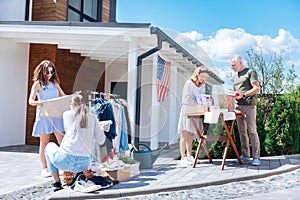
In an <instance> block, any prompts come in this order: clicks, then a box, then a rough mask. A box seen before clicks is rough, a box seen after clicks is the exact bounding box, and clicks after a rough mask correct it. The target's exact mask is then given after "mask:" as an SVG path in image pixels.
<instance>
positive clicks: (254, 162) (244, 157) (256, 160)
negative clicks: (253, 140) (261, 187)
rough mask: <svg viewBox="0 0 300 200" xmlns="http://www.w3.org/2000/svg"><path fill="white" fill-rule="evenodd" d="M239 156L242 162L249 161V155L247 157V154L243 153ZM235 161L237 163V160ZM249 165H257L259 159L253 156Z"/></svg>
mask: <svg viewBox="0 0 300 200" xmlns="http://www.w3.org/2000/svg"><path fill="white" fill-rule="evenodd" d="M240 158H241V160H242V161H243V162H249V161H250V157H248V156H243V155H241V156H240ZM235 162H237V163H238V162H239V160H238V159H236V160H235ZM251 165H252V166H259V165H260V159H259V158H253V161H252V163H251Z"/></svg>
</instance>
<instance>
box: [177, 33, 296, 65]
mask: <svg viewBox="0 0 300 200" xmlns="http://www.w3.org/2000/svg"><path fill="white" fill-rule="evenodd" d="M176 41H177V42H178V43H180V44H183V45H184V46H185V47H186V46H188V48H189V49H190V50H193V51H195V50H199V49H200V48H202V49H203V50H204V51H205V52H206V53H207V55H208V56H209V57H210V58H211V59H212V60H213V61H214V62H226V61H227V62H228V61H229V59H230V57H231V56H232V55H234V54H240V55H242V56H245V55H246V51H248V50H249V49H250V48H253V49H254V50H257V49H259V48H261V49H262V51H263V53H265V52H276V53H283V54H289V53H292V52H295V51H300V43H299V40H298V39H296V38H294V37H293V35H292V34H291V33H290V32H289V31H286V30H284V29H280V30H279V31H278V35H277V36H276V37H274V38H272V37H270V36H268V35H251V34H250V33H247V32H246V31H245V30H244V29H242V28H237V29H220V30H218V31H217V32H216V34H215V35H210V36H208V37H207V38H206V37H204V36H203V35H202V34H201V33H198V32H196V31H191V32H188V33H182V34H178V35H177V37H176ZM192 53H196V54H197V52H192Z"/></svg>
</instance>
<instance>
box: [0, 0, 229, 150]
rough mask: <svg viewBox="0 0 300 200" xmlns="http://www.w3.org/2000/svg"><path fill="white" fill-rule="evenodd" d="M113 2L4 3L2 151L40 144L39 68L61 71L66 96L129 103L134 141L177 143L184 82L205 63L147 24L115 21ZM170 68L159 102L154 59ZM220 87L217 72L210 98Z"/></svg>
mask: <svg viewBox="0 0 300 200" xmlns="http://www.w3.org/2000/svg"><path fill="white" fill-rule="evenodd" d="M116 6H117V2H116V0H89V1H87V0H56V1H54V0H26V1H24V0H11V1H1V2H0V10H1V12H0V42H1V46H0V60H1V64H0V68H1V71H2V73H1V75H0V76H1V84H0V85H1V86H0V87H1V91H2V97H3V98H1V100H0V107H1V114H0V125H1V128H2V129H1V131H0V146H9V145H19V144H31V145H38V144H39V140H38V138H34V137H32V136H31V132H32V126H33V122H34V119H35V109H36V108H35V107H33V106H30V105H29V104H28V97H29V92H30V89H31V85H32V83H33V82H32V77H33V70H34V68H35V67H36V66H37V65H38V64H39V63H40V62H41V61H42V60H44V59H48V60H51V61H52V62H53V63H54V64H55V65H56V68H57V71H58V74H59V76H60V79H61V87H62V88H63V90H64V92H65V93H66V94H71V93H73V92H75V91H79V90H80V91H81V92H82V95H83V96H84V97H85V98H86V100H88V92H87V91H98V92H104V93H107V94H110V93H113V94H119V95H120V96H121V97H122V98H124V99H126V100H127V102H128V108H129V114H130V124H131V128H132V137H131V139H130V140H131V142H133V143H136V142H150V146H151V148H152V149H156V148H157V147H158V144H159V142H163V143H169V144H172V143H176V142H177V140H176V137H177V123H178V118H179V112H180V102H181V93H182V88H183V85H184V82H185V81H186V80H187V79H188V78H189V77H190V75H191V74H192V72H193V71H194V69H195V67H197V66H199V65H201V64H202V63H201V61H200V60H198V59H197V58H195V57H194V56H193V55H192V54H190V53H189V52H188V51H187V50H185V49H184V48H183V47H182V46H180V45H179V44H178V43H176V42H175V41H174V40H173V39H172V38H171V37H170V36H169V35H167V34H166V33H165V32H164V31H162V30H161V29H160V28H158V27H153V26H151V24H149V23H119V22H116ZM158 56H160V57H162V58H163V59H164V60H166V61H169V62H170V63H171V67H170V69H171V70H170V76H169V81H170V85H169V90H168V94H167V96H166V99H165V100H164V101H163V102H158V101H157V93H156V77H157V74H156V73H157V57H158ZM222 83H223V81H222V80H221V79H220V78H219V77H218V76H217V75H216V74H214V73H213V72H210V78H209V80H208V82H207V91H208V93H212V92H213V90H214V87H218V86H219V85H221V84H222Z"/></svg>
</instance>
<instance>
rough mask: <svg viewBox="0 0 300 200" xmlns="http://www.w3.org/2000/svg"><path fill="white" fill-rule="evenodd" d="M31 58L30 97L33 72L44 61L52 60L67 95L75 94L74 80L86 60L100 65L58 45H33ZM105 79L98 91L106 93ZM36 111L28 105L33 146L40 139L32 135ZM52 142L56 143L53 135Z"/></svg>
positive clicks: (28, 132)
mask: <svg viewBox="0 0 300 200" xmlns="http://www.w3.org/2000/svg"><path fill="white" fill-rule="evenodd" d="M29 57H30V58H29V77H28V80H29V83H28V97H29V94H30V90H31V86H32V83H33V81H32V77H33V71H34V69H35V67H36V66H37V65H38V64H39V63H40V62H41V61H42V60H45V59H47V60H51V61H52V62H53V63H54V64H55V67H56V70H57V73H58V75H59V78H60V81H61V83H60V86H61V87H62V89H63V91H64V92H65V93H66V94H71V93H73V92H75V91H73V86H74V80H75V79H76V76H77V73H78V69H79V68H80V66H81V64H82V62H83V61H84V60H85V62H86V59H87V60H88V61H89V62H91V63H92V62H94V63H95V62H96V63H98V62H97V61H91V60H90V59H89V58H86V57H83V56H80V54H77V53H70V51H69V50H66V49H57V45H49V44H31V45H30V55H29ZM104 78H105V76H104V74H103V76H102V77H101V79H100V81H99V83H98V87H97V91H104ZM82 92H85V91H82ZM35 110H36V107H35V106H31V105H29V104H27V122H26V144H31V145H38V144H39V138H35V137H32V135H31V134H32V128H33V123H34V120H35ZM51 140H52V141H56V140H55V137H54V136H53V135H52V138H51Z"/></svg>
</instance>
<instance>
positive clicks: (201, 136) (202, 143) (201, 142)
mask: <svg viewBox="0 0 300 200" xmlns="http://www.w3.org/2000/svg"><path fill="white" fill-rule="evenodd" d="M191 121H192V123H193V126H194V127H195V129H196V132H197V135H198V137H199V144H198V147H197V151H196V155H195V160H194V163H193V168H195V167H196V164H197V160H198V156H199V153H200V150H201V147H203V149H204V151H205V154H206V156H207V157H208V159H209V162H210V163H212V159H211V156H210V154H209V151H208V149H207V147H206V144H205V137H204V133H205V131H206V124H204V126H203V131H202V133H201V132H200V130H199V129H198V127H197V124H196V122H195V120H194V118H193V117H191Z"/></svg>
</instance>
